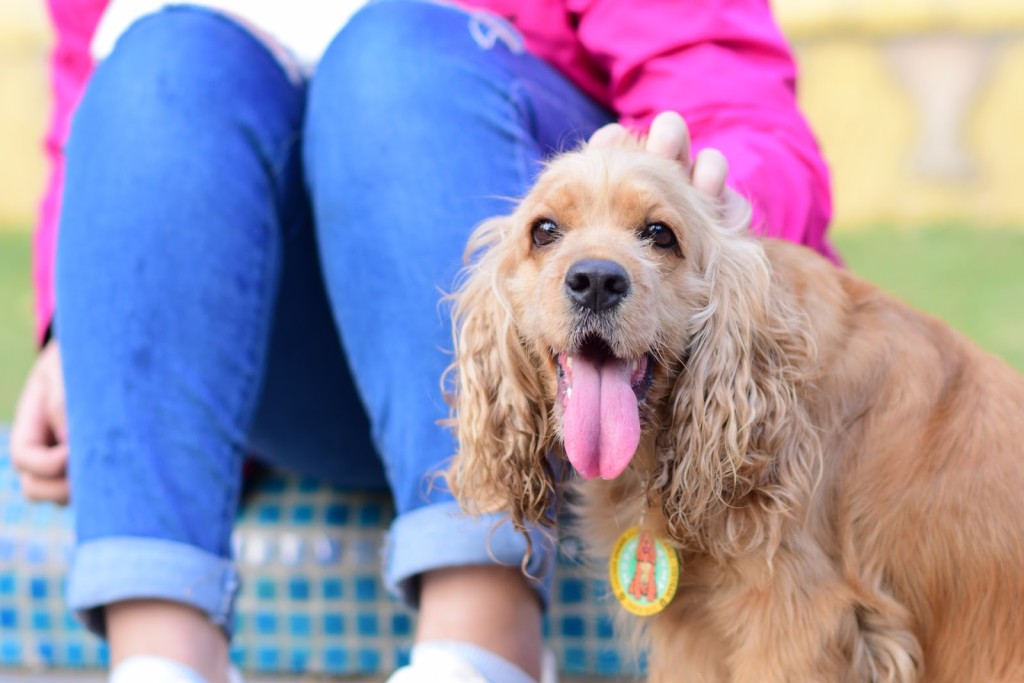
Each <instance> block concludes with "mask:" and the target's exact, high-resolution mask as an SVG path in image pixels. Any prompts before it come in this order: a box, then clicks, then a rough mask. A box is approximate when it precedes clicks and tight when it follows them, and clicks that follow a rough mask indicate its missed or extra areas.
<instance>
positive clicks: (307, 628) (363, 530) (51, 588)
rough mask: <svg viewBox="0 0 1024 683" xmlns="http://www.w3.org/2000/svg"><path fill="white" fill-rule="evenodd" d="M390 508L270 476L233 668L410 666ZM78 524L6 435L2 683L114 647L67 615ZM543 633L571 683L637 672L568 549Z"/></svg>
mask: <svg viewBox="0 0 1024 683" xmlns="http://www.w3.org/2000/svg"><path fill="white" fill-rule="evenodd" d="M391 515H392V512H391V505H390V500H389V499H388V498H387V497H386V496H380V495H367V494H353V493H342V492H338V491H335V490H332V489H331V487H329V486H325V485H323V484H321V483H320V482H318V481H317V480H315V479H308V478H300V477H287V476H277V475H272V476H270V477H269V478H267V479H265V480H262V481H261V483H260V484H259V485H258V488H257V490H256V492H255V494H254V495H253V496H252V497H251V499H250V501H249V503H248V504H247V505H246V506H245V508H244V510H243V511H242V513H241V515H240V518H239V522H238V526H237V531H236V535H235V555H236V558H237V559H238V562H239V565H240V567H241V570H242V573H243V576H244V585H243V589H242V593H241V595H240V597H239V602H238V610H237V612H238V613H237V628H236V633H237V636H236V638H235V642H234V646H233V657H234V659H235V662H236V663H237V664H238V665H239V666H240V667H241V668H242V669H243V670H244V671H248V672H251V673H260V674H283V673H304V672H309V673H320V674H328V675H338V676H347V675H373V674H382V673H385V672H388V671H391V670H392V669H394V668H395V667H396V666H399V665H401V664H402V663H403V662H404V661H405V660H406V658H407V656H408V649H409V643H410V639H411V635H412V630H413V615H412V614H411V613H410V612H409V611H408V610H407V609H405V608H404V607H403V606H402V605H401V604H399V603H397V602H396V601H394V600H392V599H391V598H390V597H389V596H388V595H387V594H386V592H385V590H384V588H383V586H382V584H381V582H380V578H379V577H380V554H379V552H378V548H379V545H380V542H381V538H382V535H383V533H384V530H385V528H386V527H387V524H388V523H389V521H390V519H391ZM71 526H72V525H71V519H70V514H69V512H68V511H67V510H65V509H61V508H58V507H55V506H52V505H42V504H28V503H26V502H25V501H24V500H23V499H22V497H21V494H20V492H19V491H18V488H17V482H16V478H15V476H14V472H13V470H12V467H11V462H10V456H9V449H8V433H7V431H6V430H4V429H2V428H0V679H2V678H3V675H2V673H3V670H4V669H7V670H11V669H37V670H38V669H46V668H58V669H87V668H94V667H98V666H102V665H103V664H104V662H105V660H106V657H107V653H106V648H105V647H104V645H103V643H102V642H101V641H99V640H98V639H97V638H95V637H93V636H92V635H91V634H90V633H88V632H87V631H85V630H84V629H83V628H82V627H81V625H80V624H79V623H78V622H77V621H76V620H75V619H74V618H73V617H72V616H71V615H70V614H69V613H68V612H67V611H66V610H65V608H64V601H63V588H64V586H63V577H64V571H65V567H66V563H67V559H68V555H69V552H70V546H71V539H72V532H71ZM562 545H563V556H562V557H561V558H560V561H559V568H558V573H557V575H556V579H555V585H554V592H553V597H552V602H553V604H552V605H551V609H550V612H549V615H548V618H547V623H546V625H545V628H546V630H547V635H548V642H549V643H550V645H551V647H552V648H553V649H554V650H555V652H556V654H557V656H558V660H559V662H560V664H561V668H562V671H563V672H564V673H566V674H570V675H576V674H579V675H595V676H602V677H603V676H608V677H612V676H620V675H631V674H633V673H635V672H636V670H637V668H636V664H635V662H633V660H632V658H631V657H630V656H629V655H628V654H627V653H626V651H624V650H623V649H621V648H620V647H619V644H618V641H617V640H616V639H615V637H614V634H613V631H612V621H611V616H610V615H611V606H610V603H609V600H611V598H610V597H609V596H608V587H607V585H606V584H605V583H604V582H603V581H597V580H593V579H591V578H589V577H588V576H587V575H585V574H584V571H583V570H582V569H581V567H580V566H579V562H578V561H577V558H575V557H574V554H576V553H577V552H578V547H579V546H578V544H577V543H574V542H573V540H572V539H567V540H565V541H564V542H563V544H562Z"/></svg>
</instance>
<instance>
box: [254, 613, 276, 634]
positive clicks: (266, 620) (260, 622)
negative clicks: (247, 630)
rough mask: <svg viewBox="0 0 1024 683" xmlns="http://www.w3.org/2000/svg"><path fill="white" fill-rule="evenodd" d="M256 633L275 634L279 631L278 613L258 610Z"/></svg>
mask: <svg viewBox="0 0 1024 683" xmlns="http://www.w3.org/2000/svg"><path fill="white" fill-rule="evenodd" d="M256 633H259V634H260V635H273V634H275V633H277V615H276V614H271V613H269V612H258V613H257V614H256Z"/></svg>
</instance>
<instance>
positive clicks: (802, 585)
mask: <svg viewBox="0 0 1024 683" xmlns="http://www.w3.org/2000/svg"><path fill="white" fill-rule="evenodd" d="M735 571H736V576H737V577H738V581H737V582H736V583H735V584H733V585H732V586H730V587H727V588H723V589H722V590H720V591H716V592H715V593H714V594H713V596H712V598H711V600H712V602H713V604H712V605H711V610H710V611H711V613H712V614H714V615H715V617H716V619H717V620H718V624H719V628H721V630H722V631H721V632H722V633H724V634H725V637H726V640H727V641H728V642H729V643H730V647H729V648H728V649H729V653H730V654H729V661H728V664H727V668H728V670H729V672H730V675H729V680H730V681H731V683H869V682H873V681H891V682H892V683H914V682H915V681H917V668H916V662H917V661H920V659H919V656H915V652H916V651H917V642H916V640H915V639H914V637H913V635H912V634H911V633H910V632H909V631H908V630H907V629H906V625H905V623H904V622H903V618H902V616H903V615H902V614H898V613H895V612H894V613H893V614H891V615H887V614H885V613H882V612H877V611H874V612H872V613H871V614H870V615H869V616H870V618H869V619H865V618H862V617H863V616H865V605H864V601H863V600H860V599H858V598H859V596H858V594H857V592H856V591H855V589H854V588H853V587H852V586H851V585H850V584H849V583H847V582H846V581H844V580H843V579H842V577H841V576H840V574H839V572H838V570H837V568H836V567H835V566H834V565H833V564H832V563H831V562H830V561H829V558H828V557H827V556H826V555H825V553H824V552H823V551H822V550H821V548H820V547H818V545H817V544H816V543H815V542H814V541H813V540H811V539H809V538H807V537H797V538H791V539H789V540H787V542H786V543H784V544H783V546H782V547H781V548H780V549H779V550H778V551H777V553H776V554H775V556H774V557H773V558H772V561H771V564H770V565H769V564H768V563H766V562H765V560H764V559H763V558H761V559H755V558H748V559H744V560H742V561H740V562H739V563H737V565H736V566H735Z"/></svg>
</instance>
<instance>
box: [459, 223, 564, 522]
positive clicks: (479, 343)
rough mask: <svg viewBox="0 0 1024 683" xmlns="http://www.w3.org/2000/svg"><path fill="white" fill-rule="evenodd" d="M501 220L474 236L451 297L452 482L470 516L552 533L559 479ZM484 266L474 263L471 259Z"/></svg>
mask: <svg viewBox="0 0 1024 683" xmlns="http://www.w3.org/2000/svg"><path fill="white" fill-rule="evenodd" d="M509 223H510V221H509V219H506V218H496V219H492V220H490V221H487V222H485V223H483V224H482V225H481V226H480V227H479V228H477V230H476V231H475V232H474V234H473V236H472V238H471V239H470V242H469V246H468V247H467V250H466V255H467V256H466V258H467V262H468V265H467V268H466V270H465V273H464V279H463V280H462V281H461V283H460V286H459V287H458V289H457V290H456V292H455V293H454V294H453V295H452V297H451V299H452V300H453V302H454V304H453V309H452V316H453V323H454V325H453V334H454V340H455V360H454V362H453V363H452V365H451V366H450V367H449V369H448V370H449V372H448V375H447V383H448V384H449V386H451V385H452V384H454V391H453V392H449V398H450V401H451V404H452V420H451V425H452V426H453V428H454V431H455V435H456V438H457V440H458V453H457V454H456V456H455V459H454V461H453V463H452V465H451V467H450V468H449V471H448V482H449V485H450V486H451V489H452V491H453V493H454V494H455V496H456V498H457V499H458V500H459V502H460V503H461V504H462V506H463V507H464V508H465V509H466V510H467V511H469V512H471V513H482V512H506V513H509V514H510V515H511V518H512V522H513V524H514V525H515V526H516V528H517V529H519V530H523V529H524V528H525V524H526V523H535V524H536V523H539V524H543V525H550V524H552V523H553V520H552V519H551V518H550V516H551V514H552V507H553V506H552V502H553V501H554V495H555V479H554V476H553V472H552V468H551V464H550V463H549V460H548V458H547V450H548V448H549V447H550V445H551V434H550V429H551V427H550V421H549V416H548V408H547V405H546V401H545V399H544V392H543V387H542V386H541V380H540V378H539V376H538V370H537V364H538V359H535V358H533V357H531V354H530V352H529V351H528V350H527V348H526V347H525V345H524V344H523V341H522V339H521V338H520V335H519V331H518V325H517V322H516V319H515V314H514V311H513V309H512V306H511V305H510V303H509V300H508V296H507V292H506V282H507V280H508V277H509V275H510V274H511V270H512V267H513V264H514V263H515V262H516V257H517V254H515V253H514V250H515V248H516V246H517V245H516V243H515V240H514V239H510V238H508V237H507V236H506V235H505V233H506V232H507V231H508V230H509V229H510V225H509ZM474 255H477V256H478V258H476V259H475V260H473V256H474Z"/></svg>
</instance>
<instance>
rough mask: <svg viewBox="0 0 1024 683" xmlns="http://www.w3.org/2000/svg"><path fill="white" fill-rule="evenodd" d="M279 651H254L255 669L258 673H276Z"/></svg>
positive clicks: (272, 648) (265, 648) (267, 648)
mask: <svg viewBox="0 0 1024 683" xmlns="http://www.w3.org/2000/svg"><path fill="white" fill-rule="evenodd" d="M280 655H281V653H280V650H278V649H277V648H276V647H261V648H259V649H258V650H257V651H256V668H257V669H259V670H260V671H276V670H277V661H278V659H279V658H280Z"/></svg>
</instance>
